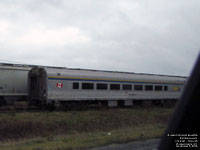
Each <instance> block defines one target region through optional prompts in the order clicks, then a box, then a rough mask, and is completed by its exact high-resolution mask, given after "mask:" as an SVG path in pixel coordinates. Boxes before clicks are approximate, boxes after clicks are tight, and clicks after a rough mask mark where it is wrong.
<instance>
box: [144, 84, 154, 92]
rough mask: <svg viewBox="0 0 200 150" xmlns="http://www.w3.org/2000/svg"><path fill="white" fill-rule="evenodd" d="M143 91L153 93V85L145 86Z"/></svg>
mask: <svg viewBox="0 0 200 150" xmlns="http://www.w3.org/2000/svg"><path fill="white" fill-rule="evenodd" d="M145 91H153V85H145Z"/></svg>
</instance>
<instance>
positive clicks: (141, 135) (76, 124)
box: [0, 107, 173, 150]
mask: <svg viewBox="0 0 200 150" xmlns="http://www.w3.org/2000/svg"><path fill="white" fill-rule="evenodd" d="M172 110H173V109H172V108H157V107H153V108H150V107H149V108H134V109H111V110H87V111H69V112H33V113H31V112H23V113H5V114H0V126H1V128H0V135H1V137H0V140H1V143H0V149H5V150H20V149H27V150H29V149H30V150H40V149H42V150H43V149H48V150H51V149H52V150H53V149H57V150H64V149H65V150H70V149H88V148H92V147H96V146H103V145H107V144H111V143H125V142H129V141H133V140H143V139H148V138H155V137H160V136H161V135H162V133H163V131H164V129H165V127H166V124H167V121H168V119H169V117H170V115H171V112H172ZM25 139H26V140H25Z"/></svg>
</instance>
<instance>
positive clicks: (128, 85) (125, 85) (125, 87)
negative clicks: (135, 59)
mask: <svg viewBox="0 0 200 150" xmlns="http://www.w3.org/2000/svg"><path fill="white" fill-rule="evenodd" d="M122 89H123V90H132V85H131V84H123V86H122Z"/></svg>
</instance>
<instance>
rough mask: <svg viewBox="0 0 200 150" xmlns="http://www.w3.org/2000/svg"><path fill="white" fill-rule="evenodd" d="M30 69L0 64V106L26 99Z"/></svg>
mask: <svg viewBox="0 0 200 150" xmlns="http://www.w3.org/2000/svg"><path fill="white" fill-rule="evenodd" d="M30 69H31V68H30V67H25V66H20V65H17V66H16V65H8V64H0V105H4V104H13V103H14V102H15V101H18V100H23V99H27V98H28V86H27V80H28V72H29V70H30Z"/></svg>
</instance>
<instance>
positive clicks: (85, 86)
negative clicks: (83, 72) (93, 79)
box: [82, 83, 94, 90]
mask: <svg viewBox="0 0 200 150" xmlns="http://www.w3.org/2000/svg"><path fill="white" fill-rule="evenodd" d="M82 89H84V90H93V89H94V84H93V83H82Z"/></svg>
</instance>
